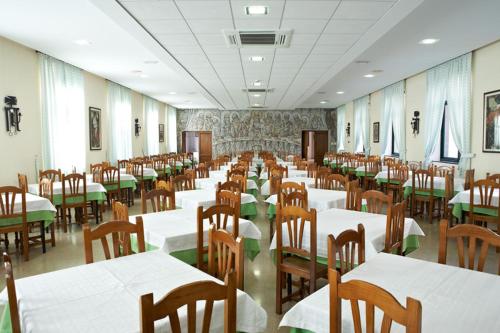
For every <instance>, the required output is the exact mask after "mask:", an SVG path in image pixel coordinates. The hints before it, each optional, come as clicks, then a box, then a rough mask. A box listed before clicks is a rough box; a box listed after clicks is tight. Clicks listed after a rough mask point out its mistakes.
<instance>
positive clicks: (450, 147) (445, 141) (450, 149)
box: [439, 102, 460, 163]
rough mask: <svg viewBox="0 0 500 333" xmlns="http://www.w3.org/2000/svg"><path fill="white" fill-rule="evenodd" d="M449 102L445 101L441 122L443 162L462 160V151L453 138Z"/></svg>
mask: <svg viewBox="0 0 500 333" xmlns="http://www.w3.org/2000/svg"><path fill="white" fill-rule="evenodd" d="M448 115H449V110H448V103H447V102H445V103H444V112H443V121H442V123H441V138H440V153H439V160H440V161H441V162H451V163H458V161H459V160H460V152H459V151H458V147H457V145H456V143H455V140H454V139H453V135H452V133H451V128H450V119H449V116H448Z"/></svg>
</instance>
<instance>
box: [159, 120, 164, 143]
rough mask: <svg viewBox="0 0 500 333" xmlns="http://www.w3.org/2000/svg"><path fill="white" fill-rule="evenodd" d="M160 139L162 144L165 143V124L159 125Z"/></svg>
mask: <svg viewBox="0 0 500 333" xmlns="http://www.w3.org/2000/svg"><path fill="white" fill-rule="evenodd" d="M158 138H159V139H160V142H165V124H159V125H158Z"/></svg>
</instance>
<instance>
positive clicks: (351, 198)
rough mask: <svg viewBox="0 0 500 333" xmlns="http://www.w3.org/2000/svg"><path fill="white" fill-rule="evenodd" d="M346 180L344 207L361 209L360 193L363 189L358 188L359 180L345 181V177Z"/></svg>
mask: <svg viewBox="0 0 500 333" xmlns="http://www.w3.org/2000/svg"><path fill="white" fill-rule="evenodd" d="M346 182H347V185H346V201H345V209H347V210H357V211H361V202H362V201H361V193H362V192H363V191H362V190H361V189H360V188H359V180H357V179H356V180H351V181H347V178H346Z"/></svg>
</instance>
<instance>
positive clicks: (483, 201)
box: [469, 179, 500, 219]
mask: <svg viewBox="0 0 500 333" xmlns="http://www.w3.org/2000/svg"><path fill="white" fill-rule="evenodd" d="M476 191H479V203H476V202H475V200H474V198H475V195H474V193H475V192H476ZM469 193H470V197H469V211H470V212H471V214H470V217H471V218H472V219H474V217H475V216H476V215H477V214H475V210H476V209H493V210H497V211H498V212H500V205H499V204H498V203H497V205H496V206H495V202H494V198H495V196H497V198H498V195H499V194H500V184H498V183H496V182H495V181H494V180H490V179H480V180H478V181H475V182H474V184H473V185H472V186H471V188H470V191H469ZM497 200H498V199H497ZM497 217H498V218H499V219H500V215H497Z"/></svg>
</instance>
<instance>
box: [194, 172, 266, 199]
mask: <svg viewBox="0 0 500 333" xmlns="http://www.w3.org/2000/svg"><path fill="white" fill-rule="evenodd" d="M209 176H210V177H209V178H196V179H195V180H194V184H195V187H196V188H197V189H203V190H212V189H216V188H217V185H218V184H219V183H225V182H226V181H227V177H226V176H225V175H223V174H222V173H218V174H213V173H212V171H210V173H209ZM258 191H259V187H258V186H257V182H256V181H255V180H253V179H247V190H246V193H248V194H252V195H253V196H255V197H257V194H258Z"/></svg>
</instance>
